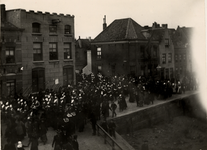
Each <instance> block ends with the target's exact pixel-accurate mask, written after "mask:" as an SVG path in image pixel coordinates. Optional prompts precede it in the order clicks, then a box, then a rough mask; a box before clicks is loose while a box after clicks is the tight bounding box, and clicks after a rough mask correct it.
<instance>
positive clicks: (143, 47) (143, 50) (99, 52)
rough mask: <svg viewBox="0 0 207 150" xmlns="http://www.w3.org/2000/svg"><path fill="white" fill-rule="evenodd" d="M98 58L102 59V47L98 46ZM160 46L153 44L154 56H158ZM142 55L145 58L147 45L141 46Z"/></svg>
mask: <svg viewBox="0 0 207 150" xmlns="http://www.w3.org/2000/svg"><path fill="white" fill-rule="evenodd" d="M96 52H97V59H101V54H102V53H101V47H98V48H97V51H96ZM157 53H158V48H157V46H153V49H152V58H157ZM140 57H141V58H145V46H141V47H140Z"/></svg>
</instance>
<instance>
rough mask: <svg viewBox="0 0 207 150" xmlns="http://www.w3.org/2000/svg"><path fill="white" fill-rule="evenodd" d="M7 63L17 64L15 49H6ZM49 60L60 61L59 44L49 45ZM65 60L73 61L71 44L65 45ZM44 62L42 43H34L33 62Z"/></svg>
mask: <svg viewBox="0 0 207 150" xmlns="http://www.w3.org/2000/svg"><path fill="white" fill-rule="evenodd" d="M5 56H6V63H15V48H14V47H6V51H5ZM49 59H50V60H58V45H57V43H49ZM64 59H72V51H71V43H64ZM42 60H43V49H42V43H33V61H42Z"/></svg>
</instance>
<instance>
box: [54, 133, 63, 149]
mask: <svg viewBox="0 0 207 150" xmlns="http://www.w3.org/2000/svg"><path fill="white" fill-rule="evenodd" d="M52 147H54V150H57V149H58V148H57V147H62V138H61V134H60V130H57V134H56V135H55V136H54V138H53V142H52Z"/></svg>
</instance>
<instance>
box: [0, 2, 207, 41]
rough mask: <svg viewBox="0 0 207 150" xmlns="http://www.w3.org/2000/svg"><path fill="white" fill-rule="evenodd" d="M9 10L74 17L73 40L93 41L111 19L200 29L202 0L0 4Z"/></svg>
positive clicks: (201, 23) (202, 9)
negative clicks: (103, 25) (84, 39)
mask: <svg viewBox="0 0 207 150" xmlns="http://www.w3.org/2000/svg"><path fill="white" fill-rule="evenodd" d="M0 2H1V4H5V5H6V10H9V9H19V8H21V9H26V10H27V11H29V10H34V11H42V12H50V13H53V12H55V13H58V14H59V13H63V14H71V15H74V16H75V37H76V38H78V37H79V36H81V38H86V37H91V38H95V37H96V36H97V35H98V34H99V33H100V32H101V31H102V24H103V18H104V15H106V22H107V25H109V24H110V23H112V22H113V21H114V20H115V19H122V18H132V19H133V20H135V21H136V22H137V23H138V24H140V25H141V26H145V25H149V26H151V25H152V23H153V22H157V23H159V24H168V27H169V28H177V26H178V25H179V26H181V27H182V26H186V27H196V26H198V25H199V26H202V25H204V18H205V17H204V12H205V11H204V6H205V5H204V2H205V1H204V0H0Z"/></svg>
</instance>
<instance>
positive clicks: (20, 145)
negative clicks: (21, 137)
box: [17, 141, 28, 150]
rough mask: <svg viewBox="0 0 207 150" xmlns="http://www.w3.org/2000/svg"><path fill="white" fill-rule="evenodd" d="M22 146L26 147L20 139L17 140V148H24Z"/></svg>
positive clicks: (22, 149) (21, 149)
mask: <svg viewBox="0 0 207 150" xmlns="http://www.w3.org/2000/svg"><path fill="white" fill-rule="evenodd" d="M24 147H28V146H25V145H23V144H22V141H18V142H17V150H25V149H24Z"/></svg>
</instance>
